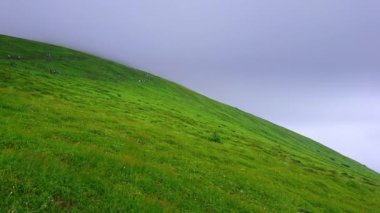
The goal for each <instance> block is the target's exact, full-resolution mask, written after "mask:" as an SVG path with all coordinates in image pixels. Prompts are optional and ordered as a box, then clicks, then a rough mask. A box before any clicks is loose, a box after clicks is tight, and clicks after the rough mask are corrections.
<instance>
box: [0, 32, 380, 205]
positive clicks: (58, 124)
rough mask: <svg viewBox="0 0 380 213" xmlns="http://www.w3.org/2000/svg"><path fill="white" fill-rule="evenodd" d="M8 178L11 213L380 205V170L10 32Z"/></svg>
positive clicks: (0, 56)
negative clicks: (14, 36)
mask: <svg viewBox="0 0 380 213" xmlns="http://www.w3.org/2000/svg"><path fill="white" fill-rule="evenodd" d="M359 142H360V141H358V143H359ZM341 143H344V141H342V142H341ZM0 182H1V184H0V211H1V212H12V211H20V212H32V211H47V212H52V211H53V212H56V211H74V212H76V211H89V212H109V211H111V212H114V211H120V212H125V211H136V212H142V211H143V212H144V211H145V212H146V211H148V212H151V211H154V212H161V211H165V212H177V211H189V212H199V211H210V212H215V211H225V212H230V211H235V212H374V211H376V210H379V209H380V175H379V174H378V173H376V172H374V171H372V170H370V169H368V168H367V167H365V166H364V165H361V164H360V163H358V162H356V161H354V160H351V159H349V158H347V157H345V156H343V155H341V154H339V153H337V152H335V151H333V150H331V149H329V148H327V147H325V146H323V145H321V144H319V143H317V142H315V141H313V140H311V139H309V138H307V137H304V136H302V135H299V134H297V133H295V132H292V131H290V130H288V129H285V128H283V127H280V126H278V125H275V124H273V123H270V122H268V121H266V120H264V119H261V118H259V117H256V116H253V115H251V114H248V113H246V112H243V111H241V110H239V109H236V108H233V107H230V106H228V105H225V104H222V103H219V102H217V101H214V100H212V99H209V98H207V97H205V96H203V95H200V94H198V93H196V92H193V91H191V90H189V89H186V88H184V87H182V86H180V85H178V84H175V83H173V82H170V81H168V80H165V79H162V78H160V77H157V76H154V75H152V74H149V73H147V72H143V71H139V70H136V69H133V68H130V67H126V66H124V65H121V64H118V63H115V62H112V61H109V60H105V59H101V58H99V57H95V56H92V55H89V54H86V53H81V52H78V51H74V50H70V49H67V48H63V47H58V46H54V45H49V44H44V43H40V42H35V41H29V40H25V39H19V38H13V37H9V36H4V35H1V36H0Z"/></svg>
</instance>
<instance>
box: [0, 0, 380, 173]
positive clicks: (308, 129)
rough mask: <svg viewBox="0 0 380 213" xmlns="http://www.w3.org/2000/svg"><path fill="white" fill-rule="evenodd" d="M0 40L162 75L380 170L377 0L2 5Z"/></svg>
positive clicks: (12, 0)
mask: <svg viewBox="0 0 380 213" xmlns="http://www.w3.org/2000/svg"><path fill="white" fill-rule="evenodd" d="M0 33H1V34H8V35H13V36H19V37H25V38H30V39H35V40H40V41H45V42H50V43H55V44H60V45H64V46H68V47H71V48H74V49H79V50H84V51H87V52H90V53H94V54H96V55H100V56H104V57H107V58H110V59H114V60H116V61H119V62H122V63H125V64H129V65H131V66H134V67H137V68H140V69H143V70H146V71H148V72H151V73H154V74H157V75H160V76H163V77H165V78H168V79H171V80H174V81H176V82H178V83H180V84H183V85H185V86H187V87H189V88H191V89H193V90H195V91H198V92H200V93H202V94H205V95H207V96H209V97H211V98H214V99H217V100H219V101H222V102H225V103H228V104H230V105H233V106H236V107H239V108H241V109H243V110H245V111H247V112H250V113H252V114H255V115H258V116H260V117H263V118H265V119H268V120H270V121H272V122H275V123H277V124H280V125H282V126H285V127H287V128H289V129H292V130H295V131H297V132H299V133H301V134H304V135H306V136H308V137H311V138H313V139H315V140H317V141H319V142H321V143H323V144H325V145H327V146H329V147H331V148H333V149H335V150H337V151H339V152H341V153H342V154H345V155H347V156H349V157H351V158H354V159H355V160H358V161H359V162H362V163H363V164H366V165H367V166H369V167H370V168H373V169H375V170H377V171H380V141H379V138H380V52H379V51H380V1H378V0H314V1H305V0H287V1H284V0H191V1H178V0H160V1H157V0H135V1H132V0H109V1H104V0H65V1H58V0H33V1H31V0H1V2H0Z"/></svg>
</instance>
